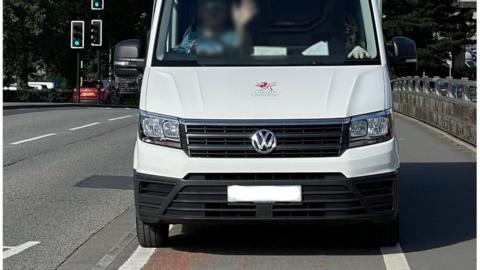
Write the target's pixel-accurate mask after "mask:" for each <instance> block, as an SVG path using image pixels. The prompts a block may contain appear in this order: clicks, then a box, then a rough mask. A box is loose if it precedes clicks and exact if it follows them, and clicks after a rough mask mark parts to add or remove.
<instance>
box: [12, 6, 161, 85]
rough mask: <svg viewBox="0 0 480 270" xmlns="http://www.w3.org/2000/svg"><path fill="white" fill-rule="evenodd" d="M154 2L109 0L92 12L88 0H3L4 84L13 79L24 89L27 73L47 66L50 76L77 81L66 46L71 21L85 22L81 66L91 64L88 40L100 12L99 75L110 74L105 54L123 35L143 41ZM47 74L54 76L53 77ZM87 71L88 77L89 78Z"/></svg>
mask: <svg viewBox="0 0 480 270" xmlns="http://www.w3.org/2000/svg"><path fill="white" fill-rule="evenodd" d="M152 6H153V0H147V1H134V0H120V1H118V0H107V1H106V2H105V10H104V11H100V12H94V11H91V10H90V0H82V1H67V0H57V1H53V0H5V1H4V17H3V18H4V22H3V23H4V36H3V38H4V78H3V80H4V84H11V83H14V82H16V83H17V85H18V87H19V88H21V89H26V86H27V82H28V76H29V75H31V74H32V73H33V72H35V71H37V70H45V71H46V73H47V74H49V75H48V77H49V78H48V79H57V80H60V81H62V82H65V83H66V84H65V85H64V86H66V87H67V86H68V87H72V86H73V85H74V83H75V71H76V67H75V61H76V58H75V52H74V51H73V50H72V49H70V21H71V20H77V19H79V20H84V21H85V22H86V27H87V28H86V31H87V35H86V40H85V43H86V45H87V46H86V49H85V50H82V52H81V58H82V60H83V61H84V66H85V67H89V66H92V65H94V59H95V55H96V54H95V52H96V51H95V50H94V49H93V48H91V47H90V46H88V44H90V40H89V35H88V33H89V32H88V31H90V30H89V24H90V20H92V19H97V16H98V14H100V15H101V18H102V20H104V36H103V40H104V46H103V47H102V58H103V59H102V64H103V65H102V70H103V77H106V76H107V75H108V70H109V61H108V60H109V54H110V50H111V48H112V47H113V46H115V44H116V43H117V42H118V41H120V40H122V39H126V38H141V39H145V36H146V31H147V28H148V27H149V20H150V17H149V14H150V13H151V9H152ZM51 74H55V77H53V78H52V75H51ZM88 75H89V74H86V79H89V77H88Z"/></svg>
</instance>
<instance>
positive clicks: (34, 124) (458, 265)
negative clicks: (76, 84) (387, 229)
mask: <svg viewBox="0 0 480 270" xmlns="http://www.w3.org/2000/svg"><path fill="white" fill-rule="evenodd" d="M137 114H138V111H137V110H129V109H107V108H65V109H62V108H50V109H48V108H43V109H18V110H8V111H4V118H3V119H4V141H3V146H4V179H3V180H4V181H3V187H4V193H3V196H4V197H3V200H4V201H3V203H4V249H3V250H4V251H5V253H4V267H5V269H118V268H119V267H120V266H122V265H124V267H125V266H128V265H130V266H132V265H135V263H132V261H133V262H135V261H137V264H138V261H139V260H140V261H142V260H141V259H142V256H138V254H139V253H140V254H141V253H146V254H147V256H143V259H144V260H147V259H148V257H149V256H148V255H150V254H151V253H152V252H153V255H152V256H151V257H150V258H149V261H148V263H147V265H146V266H145V267H144V269H146V270H148V269H167V270H168V269H179V270H183V269H239V270H240V269H304V270H308V269H342V270H348V269H356V270H358V269H368V270H376V269H387V270H396V269H401V268H399V267H401V266H405V263H406V264H408V266H409V268H410V269H439V270H442V269H445V270H451V269H475V263H476V261H475V260H476V258H475V256H476V251H475V245H476V244H475V242H476V239H475V234H476V232H475V230H476V225H475V215H476V205H475V195H476V185H475V173H476V172H475V167H476V163H475V153H474V152H473V151H471V150H469V149H468V148H466V147H464V146H462V145H460V144H456V143H454V141H452V140H451V139H449V138H447V137H446V136H444V135H442V134H441V133H439V132H436V131H432V130H431V129H428V128H425V126H424V125H423V124H419V123H416V122H414V121H411V120H408V119H406V118H403V117H397V118H396V123H395V124H396V133H397V135H398V137H399V140H400V155H401V161H402V167H401V186H400V189H401V198H400V199H401V210H400V212H401V229H400V230H401V241H400V245H401V246H399V247H397V249H394V250H393V251H392V250H391V249H385V248H381V247H378V246H375V244H374V243H373V242H372V241H371V240H370V239H371V233H372V232H371V230H369V229H368V227H365V226H359V225H357V226H347V227H337V228H331V227H274V228H271V227H268V228H267V227H259V226H254V227H252V226H250V227H199V226H188V227H182V226H178V225H177V226H173V227H172V229H171V232H170V234H171V236H172V247H170V248H162V249H157V250H142V249H138V250H136V249H137V246H138V242H137V241H136V239H135V238H134V237H135V235H134V230H133V228H134V227H133V226H134V219H133V218H134V211H133V192H132V189H131V188H132V152H133V147H134V142H135V136H136V128H137V124H138V118H137ZM400 247H401V248H402V249H403V253H401V252H402V249H400ZM134 251H135V253H134ZM132 253H134V254H135V255H134V256H133V257H131V256H132ZM392 256H393V257H392ZM129 258H130V259H129ZM392 258H393V259H394V260H392ZM398 258H400V259H402V258H403V259H405V260H403V261H402V260H400V263H398V262H396V261H395V259H398ZM127 259H129V260H128V261H127ZM125 261H127V262H125ZM402 262H403V264H402ZM130 269H138V267H137V268H135V267H133V266H132V268H130ZM407 269H408V268H407Z"/></svg>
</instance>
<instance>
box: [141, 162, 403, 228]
mask: <svg viewBox="0 0 480 270" xmlns="http://www.w3.org/2000/svg"><path fill="white" fill-rule="evenodd" d="M230 185H246V186H248V185H256V186H259V185H260V186H261V185H301V186H302V197H303V200H302V203H261V204H255V203H236V204H231V203H228V202H227V187H228V186H230ZM134 187H135V205H136V210H137V215H138V216H139V218H140V219H141V220H142V221H143V222H145V223H170V224H185V223H208V222H214V223H238V222H278V221H282V223H285V222H296V223H297V222H302V221H304V222H308V223H310V222H314V221H319V222H323V223H327V222H346V223H349V222H362V221H373V222H386V221H389V220H392V219H394V218H396V217H397V215H398V175H397V173H396V172H393V173H386V174H378V175H372V176H364V177H355V178H347V177H345V176H344V175H343V174H338V173H335V174H333V173H274V174H272V173H267V174H266V173H261V174H245V173H228V174H215V173H214V174H191V175H187V176H185V177H184V178H183V179H180V178H169V177H160V176H153V175H146V174H141V173H137V172H136V171H135V178H134Z"/></svg>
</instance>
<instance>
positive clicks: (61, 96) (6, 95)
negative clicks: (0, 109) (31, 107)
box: [3, 89, 72, 103]
mask: <svg viewBox="0 0 480 270" xmlns="http://www.w3.org/2000/svg"><path fill="white" fill-rule="evenodd" d="M3 102H59V103H68V102H72V90H65V89H44V90H16V91H11V90H4V91H3Z"/></svg>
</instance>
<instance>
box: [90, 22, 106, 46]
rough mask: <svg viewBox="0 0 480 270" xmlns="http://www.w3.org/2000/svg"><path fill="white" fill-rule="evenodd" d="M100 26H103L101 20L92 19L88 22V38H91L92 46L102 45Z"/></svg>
mask: <svg viewBox="0 0 480 270" xmlns="http://www.w3.org/2000/svg"><path fill="white" fill-rule="evenodd" d="M102 26H103V22H102V20H92V22H91V24H90V33H91V36H90V38H91V40H92V43H91V45H92V46H95V47H100V46H102V40H103V37H102V36H103V30H102V28H103V27H102Z"/></svg>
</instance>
